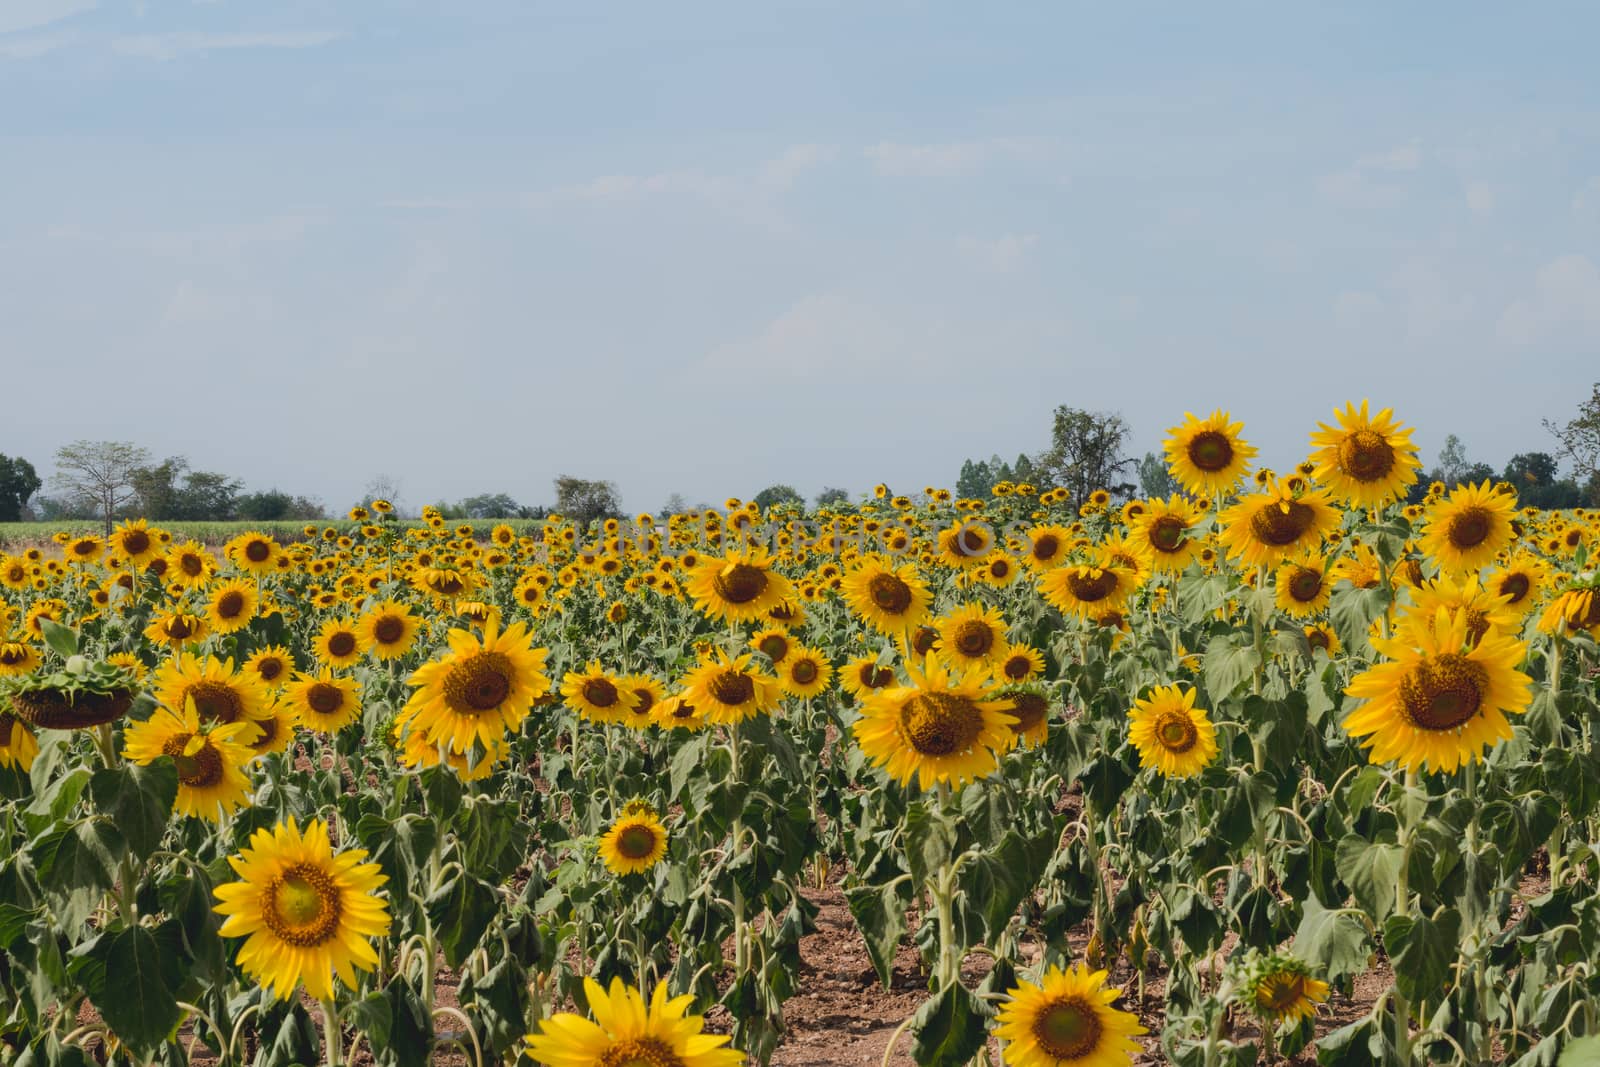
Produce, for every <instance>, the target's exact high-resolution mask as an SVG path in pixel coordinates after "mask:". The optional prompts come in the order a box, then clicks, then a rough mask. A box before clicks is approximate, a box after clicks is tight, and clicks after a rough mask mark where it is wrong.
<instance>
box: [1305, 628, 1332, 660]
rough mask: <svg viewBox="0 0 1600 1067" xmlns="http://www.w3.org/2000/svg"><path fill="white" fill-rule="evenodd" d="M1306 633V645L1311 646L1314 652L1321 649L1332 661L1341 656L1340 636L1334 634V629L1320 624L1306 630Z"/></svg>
mask: <svg viewBox="0 0 1600 1067" xmlns="http://www.w3.org/2000/svg"><path fill="white" fill-rule="evenodd" d="M1304 633H1305V635H1306V644H1307V645H1310V646H1311V648H1312V650H1313V651H1315V650H1316V649H1319V648H1320V649H1322V651H1324V652H1326V653H1327V654H1328V658H1330V659H1332V658H1333V657H1334V656H1337V655H1338V654H1339V635H1338V634H1336V633H1334V632H1333V627H1331V626H1326V625H1324V624H1322V623H1320V622H1318V623H1312V624H1311V625H1309V626H1307V627H1305V628H1304Z"/></svg>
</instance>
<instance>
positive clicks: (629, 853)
mask: <svg viewBox="0 0 1600 1067" xmlns="http://www.w3.org/2000/svg"><path fill="white" fill-rule="evenodd" d="M655 848H656V832H655V831H654V830H652V829H651V828H650V827H648V826H641V825H639V824H638V823H632V824H630V825H628V826H624V827H623V828H622V832H621V833H619V834H617V851H618V852H620V853H621V854H622V855H624V856H626V857H627V858H628V859H630V860H642V859H645V858H647V857H648V856H649V855H650V853H652V852H654V851H655Z"/></svg>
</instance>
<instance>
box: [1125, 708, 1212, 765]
mask: <svg viewBox="0 0 1600 1067" xmlns="http://www.w3.org/2000/svg"><path fill="white" fill-rule="evenodd" d="M1194 696H1195V691H1194V690H1193V689H1189V690H1184V689H1183V688H1182V687H1180V686H1176V685H1158V686H1156V687H1154V688H1153V689H1151V690H1150V695H1149V696H1147V697H1145V698H1144V699H1142V700H1136V701H1134V704H1133V707H1132V708H1130V709H1128V740H1129V741H1130V742H1131V743H1132V744H1133V747H1134V748H1135V749H1137V750H1138V752H1139V765H1140V766H1141V767H1154V768H1156V770H1158V771H1160V772H1161V773H1162V774H1163V775H1165V776H1167V777H1168V778H1188V777H1191V776H1193V775H1196V774H1199V773H1200V772H1201V771H1203V770H1205V769H1206V767H1208V766H1210V764H1211V761H1212V760H1214V759H1216V758H1217V751H1218V749H1217V728H1216V727H1215V726H1213V725H1211V719H1210V718H1209V717H1208V716H1207V715H1206V712H1205V709H1204V708H1197V707H1195V706H1194Z"/></svg>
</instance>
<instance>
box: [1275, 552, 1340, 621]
mask: <svg viewBox="0 0 1600 1067" xmlns="http://www.w3.org/2000/svg"><path fill="white" fill-rule="evenodd" d="M1273 593H1274V601H1275V602H1276V603H1277V605H1278V610H1279V611H1282V612H1284V613H1286V614H1288V615H1291V616H1293V617H1295V618H1297V619H1305V618H1310V617H1311V616H1312V615H1317V614H1320V613H1321V612H1323V611H1325V610H1326V609H1327V607H1328V600H1329V598H1330V597H1331V596H1332V595H1333V578H1332V577H1331V576H1330V575H1329V574H1328V561H1327V560H1326V559H1325V558H1323V556H1322V554H1321V553H1320V552H1315V551H1308V552H1303V553H1301V554H1300V555H1299V556H1297V557H1295V558H1294V559H1290V560H1285V561H1284V562H1283V563H1281V564H1279V566H1278V571H1277V576H1276V578H1275V579H1274V582H1273Z"/></svg>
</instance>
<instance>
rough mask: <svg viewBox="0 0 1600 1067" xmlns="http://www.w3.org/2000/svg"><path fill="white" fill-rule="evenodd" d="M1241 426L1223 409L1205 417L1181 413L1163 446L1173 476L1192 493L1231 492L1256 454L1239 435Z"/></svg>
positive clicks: (1209, 494) (1207, 494)
mask: <svg viewBox="0 0 1600 1067" xmlns="http://www.w3.org/2000/svg"><path fill="white" fill-rule="evenodd" d="M1243 429H1244V423H1242V422H1233V421H1231V416H1229V414H1228V413H1227V412H1225V411H1213V412H1212V413H1211V417H1210V418H1208V419H1197V418H1195V417H1194V415H1192V414H1190V413H1189V412H1184V416H1183V425H1182V426H1174V427H1172V428H1171V429H1169V430H1168V431H1167V433H1168V434H1170V435H1171V436H1169V437H1168V438H1167V440H1166V441H1165V443H1164V445H1163V447H1164V448H1165V450H1166V453H1167V467H1168V468H1169V469H1170V470H1171V471H1172V476H1173V478H1175V479H1177V482H1178V484H1179V485H1181V486H1183V488H1184V489H1185V490H1187V491H1188V492H1190V493H1193V494H1194V495H1196V496H1220V495H1222V494H1223V493H1227V492H1230V491H1232V489H1233V487H1234V486H1235V485H1237V484H1239V479H1240V478H1242V477H1244V473H1245V471H1247V470H1249V469H1250V460H1251V458H1252V457H1253V456H1254V455H1255V454H1256V449H1255V447H1254V446H1252V445H1250V444H1248V443H1246V442H1245V440H1244V439H1243V438H1241V437H1240V436H1239V431H1241V430H1243Z"/></svg>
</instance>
